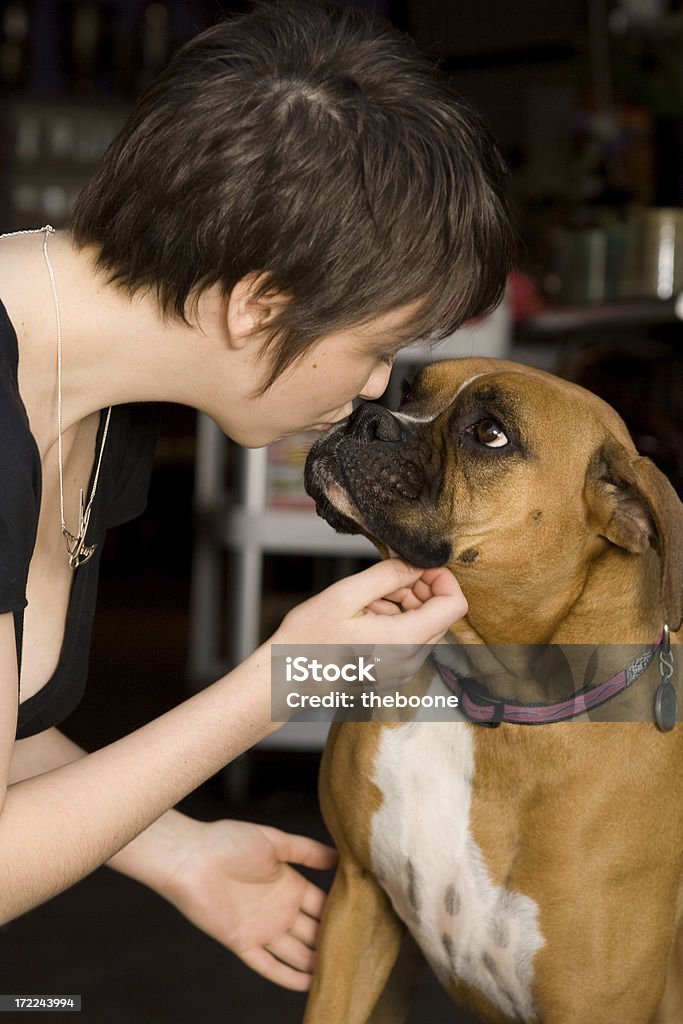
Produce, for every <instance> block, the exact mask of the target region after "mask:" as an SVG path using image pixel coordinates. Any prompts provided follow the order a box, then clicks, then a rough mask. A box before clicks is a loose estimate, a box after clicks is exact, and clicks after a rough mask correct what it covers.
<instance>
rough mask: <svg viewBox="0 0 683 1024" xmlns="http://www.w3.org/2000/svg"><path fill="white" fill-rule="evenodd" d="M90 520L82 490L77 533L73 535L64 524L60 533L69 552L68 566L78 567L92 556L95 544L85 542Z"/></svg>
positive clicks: (88, 509)
mask: <svg viewBox="0 0 683 1024" xmlns="http://www.w3.org/2000/svg"><path fill="white" fill-rule="evenodd" d="M89 522H90V505H88V508H86V507H85V502H84V498H83V491H81V507H80V511H79V516H78V535H77V536H76V537H74V535H73V533H70V531H69V530H67V528H66V526H63V527H62V533H63V535H64V538H65V540H66V549H67V551H68V552H69V566H70V568H72V569H78V567H79V565H85V563H86V562H87V561H88V559H90V558H92V556H93V554H94V552H95V549H96V548H97V544H86V543H85V534H86V531H87V529H88V523H89Z"/></svg>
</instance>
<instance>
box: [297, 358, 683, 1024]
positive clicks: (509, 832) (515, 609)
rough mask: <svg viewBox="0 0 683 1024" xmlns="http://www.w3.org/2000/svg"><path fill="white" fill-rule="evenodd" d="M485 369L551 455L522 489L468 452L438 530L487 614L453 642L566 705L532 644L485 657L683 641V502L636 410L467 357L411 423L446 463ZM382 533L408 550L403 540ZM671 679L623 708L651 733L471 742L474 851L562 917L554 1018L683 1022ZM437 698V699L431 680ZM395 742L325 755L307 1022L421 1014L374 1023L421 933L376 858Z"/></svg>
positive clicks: (677, 769) (551, 942) (431, 385)
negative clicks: (324, 891) (659, 724)
mask: <svg viewBox="0 0 683 1024" xmlns="http://www.w3.org/2000/svg"><path fill="white" fill-rule="evenodd" d="M484 373H486V374H487V375H489V378H490V382H491V383H494V384H495V385H496V386H497V387H498V388H499V389H500V390H501V391H502V392H503V393H504V394H505V397H506V400H507V401H508V403H509V407H510V409H511V410H512V415H513V416H515V415H517V416H518V418H519V422H521V423H523V424H524V430H525V431H526V435H525V441H526V443H527V446H528V451H529V452H530V453H531V454H530V456H529V457H528V458H526V459H520V460H517V461H513V462H510V463H509V468H506V469H505V471H504V472H503V473H502V474H500V475H497V474H496V472H495V471H492V469H491V466H495V465H496V464H495V463H492V462H491V461H489V462H486V461H483V462H482V464H481V466H477V465H476V464H474V465H473V466H470V465H468V464H467V462H461V463H458V461H457V459H455V458H453V460H451V461H450V467H451V473H450V476H449V477H447V480H446V485H445V486H444V487H443V488H442V491H441V495H440V497H439V504H438V506H437V507H436V508H435V509H434V510H433V514H432V515H427V517H426V519H427V523H425V521H424V520H422V521H421V525H420V528H421V529H425V528H427V529H433V528H435V527H434V525H433V524H434V523H437V522H438V523H443V522H444V521H446V522H448V524H449V528H450V530H451V536H452V541H453V543H452V550H453V557H452V559H451V563H450V564H451V568H452V569H453V571H454V573H455V575H456V576H457V578H458V580H459V582H460V584H461V586H462V588H463V591H464V593H465V596H466V597H467V600H468V604H469V612H468V615H467V616H466V618H465V619H463V620H462V621H461V622H458V623H455V624H454V626H453V628H452V634H453V636H454V638H455V639H456V640H458V641H460V642H467V643H472V644H479V645H480V646H479V647H478V648H476V650H475V653H474V655H473V660H474V662H475V665H477V667H478V669H479V671H480V672H481V673H482V675H483V676H484V677H485V678H487V680H494V683H493V685H490V684H489V685H490V688H491V689H493V690H494V692H495V679H496V673H495V671H494V669H497V670H498V672H499V673H500V668H501V661H504V662H505V664H504V666H503V667H504V670H505V675H504V679H505V683H504V684H503V686H504V692H505V693H506V694H507V696H509V697H512V698H515V699H527V700H529V699H531V700H533V699H535V700H539V699H545V698H541V697H539V694H538V693H537V692H536V693H533V679H534V671H533V664H532V662H531V661H530V655H529V650H528V649H525V648H519V647H515V648H512V647H511V648H510V650H509V652H507V654H505V656H503V655H502V654H501V653H500V649H497V653H496V655H495V656H494V655H492V653H491V651H490V649H489V648H488V647H487V646H485V645H490V644H504V643H510V644H515V645H520V644H541V643H553V644H617V643H629V644H643V643H652V642H653V640H655V639H656V638H657V637H658V636H659V634H660V633H661V628H662V625H663V623H664V622H668V623H669V625H670V626H671V627H672V629H673V630H679V628H680V626H681V619H683V544H682V540H683V507H682V506H681V503H680V502H679V501H678V498H677V497H676V495H675V492H674V491H673V489H672V488H671V486H670V485H669V483H668V482H667V481H666V480H665V478H664V477H663V476H662V475H661V474H660V473H659V472H658V471H657V470H656V469H655V467H654V466H653V465H652V463H650V462H649V460H647V459H643V458H640V457H639V456H638V454H637V452H636V451H635V449H634V447H633V444H632V442H631V440H630V438H629V436H628V434H627V432H626V428H625V427H624V425H623V423H622V421H621V420H620V418H619V417H618V416H617V414H616V413H615V412H614V410H612V409H611V408H610V407H609V406H607V405H605V403H603V402H601V401H600V400H599V399H598V398H596V397H595V396H593V395H591V394H589V393H588V392H585V391H583V390H582V389H580V388H578V387H576V386H575V385H572V384H569V383H567V382H565V381H561V380H559V379H557V378H555V377H552V376H551V375H548V374H544V373H542V372H541V371H537V370H532V369H529V368H526V367H519V366H516V365H515V364H510V363H503V362H498V361H492V360H458V361H457V362H448V363H442V364H436V365H434V366H433V367H430V368H428V369H427V370H426V371H424V372H423V374H422V375H421V377H420V380H419V382H418V388H417V394H416V400H415V402H414V403H412V406H411V410H410V411H411V413H412V414H413V415H415V416H420V417H425V418H427V417H433V420H432V423H431V424H430V430H431V431H432V432H433V436H434V445H435V448H436V447H437V446H438V443H439V439H440V438H441V437H442V436H443V431H444V429H445V428H444V422H445V421H446V419H447V418H448V416H450V415H451V406H452V403H453V395H454V394H455V393H456V392H457V390H458V387H459V386H460V385H461V384H462V382H463V381H466V380H468V379H469V378H470V377H472V376H473V375H475V374H484ZM462 400H463V401H466V400H467V394H466V393H465V394H464V395H463V399H462ZM568 437H569V438H570V439H571V443H570V444H568V443H567V439H568ZM447 468H448V467H447ZM353 497H354V500H355V501H356V503H357V504H358V505H359V507H360V508H361V512H362V505H361V504H360V501H359V496H358V495H354V496H353ZM414 514H415V511H414V509H411V511H410V514H409V515H408V514H406V517H405V519H404V520H403V522H409V521H411V519H412V517H413V516H414ZM374 539H375V540H376V541H377V542H378V546H379V547H380V550H383V553H386V548H383V545H382V543H381V542H382V540H383V538H374ZM386 543H387V544H390V543H391V541H390V540H387V541H386ZM474 551H476V552H477V555H476V557H472V552H474ZM463 556H464V557H463ZM672 639H673V642H674V643H678V642H679V640H680V634H678V635H677V634H676V633H674V635H673V637H672ZM615 656H616V655H613V654H610V652H609V651H606V652H605V653H604V654H602V655H601V661H600V663H599V666H598V671H597V675H596V678H607V676H606V675H605V673H606V672H608V671H609V670H610V669H616V668H619V667H623V666H619V665H613V664H611V662H610V658H612V657H615ZM583 667H584V666H583V664H578V665H576V666H574V668H575V670H576V672H579V673H580V672H582V671H583ZM657 676H658V667H657V662H656V660H655V662H654V663H653V665H652V666H651V667H650V669H649V670H648V672H647V673H646V674H645V676H644V677H643V680H647V685H642V686H640V687H639V686H638V685H636V686H634V687H633V688H632V689H633V692H631V691H628V692H627V694H626V695H625V696H624V697H621V698H617V699H618V700H621V701H622V706H623V708H624V710H625V711H626V712H628V711H631V712H633V717H635V718H638V719H640V720H641V721H637V722H628V723H624V724H608V723H590V724H575V723H570V724H557V725H547V726H542V727H534V728H525V727H520V726H514V725H502V726H500V727H499V728H498V729H496V730H485V729H482V728H480V727H476V726H465V728H468V729H471V730H473V735H474V740H475V766H476V767H475V777H474V781H473V786H474V789H473V802H472V818H471V827H472V830H473V836H474V839H475V841H476V843H477V845H478V846H479V848H480V849H481V850H482V852H483V854H484V856H485V859H486V864H487V867H488V870H489V873H490V874H491V876H492V879H493V881H494V882H495V883H496V884H499V885H502V884H505V885H507V886H509V887H511V888H513V889H514V890H515V891H517V892H521V893H524V894H525V895H527V896H529V897H530V898H531V899H533V900H535V901H536V903H537V904H538V906H539V908H540V922H539V924H540V929H541V932H542V934H543V936H544V938H545V940H546V945H545V947H544V948H543V949H541V950H540V951H539V953H538V954H537V955H536V958H535V961H534V964H535V976H536V985H535V991H534V997H535V1001H536V1005H537V1009H538V1020H539V1021H540V1022H542V1024H650V1022H653V1024H680V1022H681V1021H682V1020H683V928H682V926H681V921H682V919H683V813H682V812H681V807H682V806H683V728H682V727H681V726H677V727H676V728H675V729H674V730H673V731H672V732H670V733H667V734H663V733H660V732H659V731H658V730H657V729H656V727H655V726H654V724H648V723H649V722H650V721H651V692H652V687H653V686H656V683H657ZM530 679H531V680H532V682H531V684H530V683H529V680H530ZM511 680H512V687H513V688H512V690H511V689H510V686H511ZM415 685H416V687H417V689H420V688H422V687H423V686H424V685H426V675H425V674H424V671H423V673H422V674H421V675H420V676H419V677H418V678H417V679H416V680H415ZM515 687H516V688H515ZM644 695H645V696H644ZM625 717H629V715H628V714H625ZM391 727H392V726H391V725H388V724H381V723H367V724H365V723H363V724H357V725H349V724H347V725H344V726H342V727H340V728H336V727H335V728H334V729H333V732H332V734H331V736H330V741H329V743H328V747H327V750H326V752H325V757H324V761H323V766H322V772H321V798H322V804H323V813H324V815H325V819H326V821H327V823H328V826H329V828H330V831H331V833H332V835H333V836H334V838H335V841H336V842H337V844H338V846H339V849H340V853H341V864H340V869H339V872H338V876H337V879H336V880H335V883H334V887H333V890H332V893H331V896H330V899H329V902H328V907H327V910H326V914H325V919H324V925H323V932H322V937H321V944H320V954H319V962H318V967H317V969H316V975H315V978H314V984H313V989H312V993H311V998H310V1000H309V1004H308V1009H307V1014H306V1022H307V1024H366V1022H374V1024H380V1022H381V1024H399V1022H400V1021H401V1020H403V1019H404V1016H405V1014H404V1010H405V1011H406V1012H407V1008H406V1007H405V1006H404V1004H403V1002H402V1001H401V1000H400V999H399V1000H396V999H394V1000H393V1003H392V1001H391V999H390V998H388V997H387V995H386V994H385V997H384V1000H385V1003H384V1005H385V1006H389V1007H390V1009H389V1011H388V1013H385V1012H384V1011H380V1010H379V1009H378V1011H377V1014H376V1015H373V1014H372V1009H373V1007H374V1006H375V1004H376V1002H377V1000H378V998H379V997H380V994H381V993H382V991H383V990H384V988H385V987H386V986H387V983H388V981H389V978H390V976H391V971H392V967H393V965H394V963H395V961H396V958H397V957H398V955H399V949H400V946H401V941H402V936H403V934H404V932H405V928H404V925H403V924H402V923H401V922H400V921H399V920H398V919H397V918H396V916H395V914H394V913H393V911H392V909H391V907H390V905H389V901H388V899H387V898H386V896H385V895H384V893H383V891H382V889H381V879H375V878H373V877H372V864H371V860H370V851H369V837H370V827H371V820H372V816H373V814H374V812H375V811H376V809H377V808H378V807H379V805H380V803H381V801H382V799H383V797H382V793H381V792H380V791H379V790H378V789H377V788H376V787H375V786H374V785H372V784H371V783H369V782H368V780H369V779H370V778H372V775H373V764H374V758H375V756H376V751H377V746H378V740H379V730H381V729H383V728H391ZM439 727H440V728H444V726H435V728H439ZM393 985H394V982H393V981H392V984H391V985H390V986H389V991H391V990H393ZM452 994H453V996H454V997H455V998H456V1000H457V1001H459V1002H461V1003H462V1004H463V1005H466V1006H468V1007H469V1008H470V1009H472V1010H474V1011H475V1012H477V1013H479V1014H480V1015H481V1017H482V1019H483V1020H486V1021H490V1022H493V1024H497V1022H503V1021H505V1020H506V1019H507V1018H505V1017H504V1015H502V1014H501V1013H500V1011H498V1010H497V1009H495V1008H494V1007H492V1006H491V1004H490V1003H489V1002H488V1001H487V1000H486V999H485V998H484V997H483V996H482V995H481V994H480V993H478V992H477V991H474V990H468V989H467V988H466V987H465V986H463V985H461V984H460V983H457V984H454V985H453V988H452ZM383 1014H384V1015H383Z"/></svg>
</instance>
